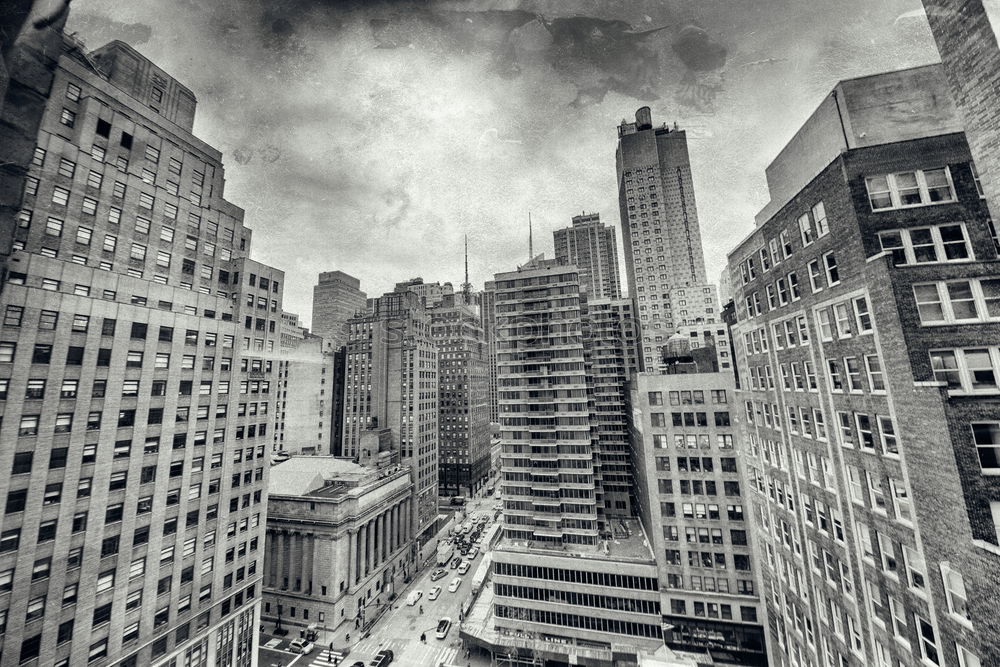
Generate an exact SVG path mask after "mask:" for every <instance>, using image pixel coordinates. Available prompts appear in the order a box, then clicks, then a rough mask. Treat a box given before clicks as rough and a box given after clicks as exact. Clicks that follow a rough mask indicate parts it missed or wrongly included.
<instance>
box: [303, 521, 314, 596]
mask: <svg viewBox="0 0 1000 667" xmlns="http://www.w3.org/2000/svg"><path fill="white" fill-rule="evenodd" d="M314 548H316V538H315V536H314V535H313V534H312V533H306V534H305V535H303V536H302V591H303V592H304V593H306V594H311V593H312V588H313V549H314Z"/></svg>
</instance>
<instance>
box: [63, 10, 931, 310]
mask: <svg viewBox="0 0 1000 667" xmlns="http://www.w3.org/2000/svg"><path fill="white" fill-rule="evenodd" d="M567 4H568V3H565V2H563V1H561V0H503V1H502V2H498V1H496V0H468V1H465V0H463V1H460V2H459V1H455V2H448V1H443V0H429V1H428V2H420V3H413V2H390V1H388V0H382V1H373V2H363V1H361V0H356V1H355V2H346V1H340V2H328V1H327V0H214V1H213V2H207V3H206V2H198V1H195V0H175V2H172V3H168V4H164V3H162V2H160V1H159V0H133V2H130V3H121V2H118V1H117V0H76V2H74V3H73V8H72V10H71V15H70V21H69V25H68V29H69V30H70V31H74V30H75V31H78V33H79V35H80V36H81V37H82V38H83V39H84V40H85V41H86V42H87V44H88V45H89V46H90V47H92V48H93V47H97V46H100V45H101V44H103V43H104V42H106V41H108V40H110V39H115V38H124V39H126V40H129V41H132V42H133V43H134V44H137V45H138V46H139V50H140V51H141V52H142V53H143V54H145V55H146V56H147V57H149V58H150V59H152V60H153V61H154V62H156V63H157V64H158V65H160V66H161V67H163V68H164V69H165V70H166V71H167V72H169V73H170V74H172V75H173V76H175V77H176V78H177V79H179V80H180V81H181V82H183V83H184V84H185V85H187V86H188V87H190V88H191V89H192V90H193V91H194V92H195V94H196V95H197V96H198V112H197V118H196V123H195V131H196V134H197V135H198V136H199V137H201V138H202V139H204V140H206V141H207V142H209V143H210V144H212V145H213V146H216V147H218V148H219V149H220V150H222V151H223V155H224V161H225V163H226V188H227V189H226V196H227V198H228V199H229V200H230V201H232V202H233V203H235V204H236V205H238V206H241V207H243V208H245V209H246V211H247V216H246V224H247V225H249V226H250V227H252V228H253V229H254V230H255V233H254V254H255V256H257V257H259V258H260V259H261V260H262V261H265V262H268V263H271V264H273V265H275V266H277V267H278V268H281V269H283V270H284V271H285V272H286V274H287V275H286V288H287V289H286V308H287V309H288V310H291V311H293V312H298V313H300V314H301V315H302V316H303V319H304V320H305V321H309V311H310V304H311V291H312V285H313V283H314V282H315V280H316V275H317V274H318V273H319V272H320V271H323V270H331V269H342V270H344V271H347V272H348V273H352V274H354V275H356V276H358V277H359V278H361V280H362V283H363V286H364V288H365V289H366V290H367V291H368V292H369V294H380V293H381V292H382V291H385V290H388V289H391V288H392V286H393V285H394V284H395V283H396V282H397V281H399V280H404V279H406V278H410V277H413V276H416V275H423V277H424V278H425V279H427V280H431V281H433V280H440V281H442V282H443V281H451V282H453V283H455V284H458V283H459V282H461V279H462V276H461V272H462V261H461V260H462V252H461V248H462V238H463V236H464V235H465V234H466V233H467V234H468V235H469V249H470V270H471V272H472V276H471V277H472V280H473V282H474V283H475V284H477V285H481V284H482V282H483V281H484V280H488V279H491V278H492V275H493V273H495V272H498V271H505V270H510V269H512V268H513V267H514V266H516V265H517V264H518V263H522V262H523V261H525V259H526V258H527V212H528V211H529V210H530V211H532V218H533V220H534V222H535V246H536V248H537V249H542V250H545V251H546V252H550V251H551V247H552V246H551V235H550V232H551V230H553V229H555V228H557V227H561V226H565V225H567V224H569V220H570V217H571V216H572V215H574V214H576V213H578V212H579V211H580V210H583V209H586V210H587V211H599V212H600V213H601V214H602V219H603V220H604V221H605V222H608V223H611V224H615V225H617V223H618V206H617V187H616V184H615V167H614V149H615V142H616V131H615V126H616V125H617V124H618V122H619V120H620V119H621V118H623V117H631V116H632V114H633V113H634V111H635V109H636V108H637V107H639V106H642V105H643V104H646V103H648V104H650V105H651V106H652V109H653V116H654V121H655V122H657V123H659V122H667V123H671V124H672V123H673V122H674V121H677V122H678V123H679V124H680V126H681V127H686V128H691V130H692V131H691V132H690V133H689V142H690V149H691V151H690V152H691V157H692V162H693V167H694V171H695V187H696V190H697V200H698V207H699V217H700V219H701V224H702V234H703V242H704V245H705V247H706V258H707V262H708V269H709V276H710V277H712V276H715V275H717V274H718V271H719V269H720V268H721V266H722V263H723V262H724V256H725V252H726V251H727V250H728V249H729V248H730V247H731V246H732V245H733V244H734V243H735V242H736V241H737V240H738V239H739V238H741V237H742V236H743V235H745V234H746V232H747V231H748V230H749V229H750V227H751V225H752V220H753V215H754V213H756V211H757V210H758V209H759V208H760V207H761V206H763V204H764V203H765V202H766V189H765V188H764V179H763V169H764V166H765V165H766V164H767V162H768V161H769V160H770V159H771V158H773V156H774V155H775V154H776V153H777V151H778V150H779V149H780V147H781V145H783V143H784V142H785V141H787V139H788V138H789V136H790V135H791V133H792V132H793V131H794V129H795V128H796V127H797V126H798V125H800V124H801V122H802V121H803V120H804V119H805V117H807V116H808V114H809V112H811V110H812V108H814V106H815V105H816V104H817V103H818V101H819V99H820V97H821V96H822V95H823V94H825V93H826V91H828V90H829V88H830V87H832V85H833V84H834V83H835V82H836V80H837V79H838V78H843V77H845V76H854V75H857V74H861V73H870V72H874V71H879V70H883V69H889V68H893V67H896V66H903V65H911V64H918V63H919V62H926V61H928V60H931V59H933V53H934V46H933V42H932V41H930V39H929V33H926V34H924V33H921V32H920V29H919V28H917V27H914V25H915V24H916V21H914V20H906V21H901V22H900V23H899V24H898V25H897V24H894V21H895V19H896V17H898V16H900V15H901V14H903V13H905V12H908V11H911V10H913V9H915V8H916V7H917V6H918V5H919V3H918V2H917V1H916V0H885V1H884V2H881V3H867V2H864V0H839V1H838V2H833V3H827V4H826V5H815V3H798V4H796V3H792V4H789V3H767V2H764V3H732V2H722V1H719V0H715V1H710V2H695V0H683V1H679V2H674V3H670V5H669V6H667V5H665V4H664V3H662V2H659V1H658V0H636V1H629V2H625V1H624V0H612V1H598V0H580V1H579V2H576V3H574V4H573V5H572V6H570V7H568V6H567ZM806 5H808V6H806ZM845 17H846V18H845ZM137 26H149V31H148V33H147V32H144V31H141V30H140V28H138V27H137ZM837 26H840V27H837ZM907 26H910V27H907ZM731 63H744V64H747V66H737V65H732V64H731ZM751 65H752V66H751Z"/></svg>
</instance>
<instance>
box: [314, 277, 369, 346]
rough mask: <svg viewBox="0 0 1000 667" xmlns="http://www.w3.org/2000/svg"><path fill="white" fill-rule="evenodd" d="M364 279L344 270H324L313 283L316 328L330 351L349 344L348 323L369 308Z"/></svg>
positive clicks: (316, 331)
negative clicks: (363, 284) (362, 289)
mask: <svg viewBox="0 0 1000 667" xmlns="http://www.w3.org/2000/svg"><path fill="white" fill-rule="evenodd" d="M366 303H367V295H366V294H365V293H364V292H362V291H361V281H360V280H358V279H357V278H355V277H353V276H349V275H347V274H346V273H344V272H343V271H324V272H323V273H321V274H319V282H318V283H317V284H316V285H313V305H312V332H313V333H314V334H316V335H317V336H321V337H322V338H323V341H324V349H325V350H326V351H327V352H332V351H335V350H339V349H340V348H341V347H343V346H344V345H347V333H346V332H345V331H344V325H345V324H346V323H347V320H349V319H351V318H352V317H354V316H355V315H357V314H358V313H363V312H364V311H365V308H366Z"/></svg>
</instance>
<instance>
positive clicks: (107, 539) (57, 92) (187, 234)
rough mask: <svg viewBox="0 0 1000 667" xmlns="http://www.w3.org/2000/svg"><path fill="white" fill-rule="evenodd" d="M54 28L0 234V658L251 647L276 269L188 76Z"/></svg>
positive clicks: (185, 654) (248, 657)
mask: <svg viewBox="0 0 1000 667" xmlns="http://www.w3.org/2000/svg"><path fill="white" fill-rule="evenodd" d="M63 46H64V48H63V50H62V52H61V55H59V59H58V63H57V64H56V67H55V69H54V74H53V78H52V80H51V85H50V86H49V87H47V88H46V90H47V91H48V95H49V96H48V99H47V103H46V105H45V110H44V113H43V116H42V118H41V123H40V128H39V130H38V133H37V136H36V137H35V145H36V147H35V149H34V159H33V161H32V163H31V165H30V166H29V168H28V172H27V178H26V187H25V190H24V192H23V193H22V194H21V195H20V197H21V200H20V201H21V204H20V205H21V208H20V210H19V213H18V214H17V218H16V226H11V227H10V228H7V229H6V231H5V232H4V234H3V238H5V239H7V243H8V244H10V245H9V246H8V247H7V248H5V249H4V251H3V252H4V254H6V253H8V252H9V253H10V255H9V263H8V267H7V268H8V271H7V273H6V275H5V282H4V284H3V287H2V291H0V311H2V312H3V315H4V320H3V325H2V327H0V411H2V414H3V420H2V425H0V442H3V443H4V447H3V451H2V453H0V471H2V474H0V492H2V493H3V494H4V495H5V496H6V499H7V500H6V506H5V507H6V509H5V513H4V515H3V519H2V524H0V581H2V582H3V586H2V589H3V591H4V593H3V595H2V596H0V619H2V620H0V625H2V627H3V631H4V637H3V642H4V650H3V653H2V657H0V665H16V664H25V663H30V664H47V665H60V666H66V665H80V664H90V665H106V664H112V663H113V664H115V665H167V664H175V663H177V664H180V663H190V664H194V663H199V664H207V665H222V664H225V665H251V664H254V663H255V660H256V651H257V647H256V636H257V626H258V621H259V599H260V590H259V589H260V571H261V567H260V561H261V558H262V555H261V554H262V546H263V545H262V541H263V530H264V522H263V521H262V518H263V517H262V515H263V514H264V513H265V505H264V503H265V500H266V499H265V498H264V497H263V496H264V493H265V488H266V484H267V471H268V465H267V458H266V456H267V452H266V450H267V449H268V444H269V443H268V442H267V440H268V437H269V428H270V424H271V422H270V420H271V419H272V417H271V415H269V414H268V412H269V411H268V410H267V406H268V403H269V402H270V400H271V399H272V397H273V396H272V394H271V390H270V389H271V388H270V379H269V378H270V377H271V375H270V374H271V372H272V370H273V369H272V366H271V364H272V361H271V359H270V357H271V356H272V355H274V354H276V353H277V351H276V350H275V349H274V346H275V345H276V341H277V340H278V333H277V330H276V326H277V325H276V323H277V321H278V319H279V318H280V314H281V293H282V292H281V286H282V284H283V276H282V274H281V272H280V271H276V270H274V269H271V268H270V267H266V266H263V265H260V264H258V263H256V262H253V261H252V260H250V259H248V258H247V255H248V253H249V251H250V237H251V233H250V230H249V229H247V228H246V227H244V225H243V211H242V210H241V209H239V208H237V207H236V206H234V205H232V204H230V203H229V202H227V201H226V200H225V199H224V198H223V186H224V182H225V181H224V176H223V167H222V156H221V154H220V153H219V152H218V151H217V150H216V149H214V148H212V147H211V146H209V145H207V144H205V143H204V142H203V141H201V140H199V139H198V138H197V137H195V136H194V135H193V134H191V128H192V124H193V120H194V111H195V97H194V95H193V93H192V92H191V91H190V90H188V89H187V88H185V87H184V86H182V85H181V84H180V83H179V82H178V81H176V80H175V79H173V78H172V77H170V76H169V75H168V74H167V73H166V72H164V71H163V70H161V69H159V68H158V67H156V65H154V64H153V63H152V62H150V61H149V60H147V59H146V58H144V57H143V56H142V55H141V54H139V53H138V52H137V51H135V50H134V49H132V48H131V47H129V46H128V45H126V44H124V43H121V42H112V43H110V44H107V45H106V46H104V47H102V48H99V49H97V50H95V51H92V52H90V53H89V54H86V55H84V52H83V51H82V50H81V47H80V45H79V44H77V43H72V42H71V41H69V38H66V41H65V42H64V44H63ZM21 74H23V73H19V76H20V75H21ZM249 406H254V409H253V410H251V409H250V407H249Z"/></svg>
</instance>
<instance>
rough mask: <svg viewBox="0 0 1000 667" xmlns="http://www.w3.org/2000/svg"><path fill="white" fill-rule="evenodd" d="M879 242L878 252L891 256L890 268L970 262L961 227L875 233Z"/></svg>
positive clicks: (915, 228)
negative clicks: (934, 263) (880, 248)
mask: <svg viewBox="0 0 1000 667" xmlns="http://www.w3.org/2000/svg"><path fill="white" fill-rule="evenodd" d="M879 240H880V242H881V244H882V250H883V251H888V252H891V253H892V261H893V265H894V266H906V265H910V264H926V263H930V262H961V261H966V260H969V259H972V252H971V249H970V246H969V242H968V238H967V236H966V233H965V225H963V224H961V223H956V224H950V225H937V226H934V227H912V228H909V229H900V230H893V231H887V232H879Z"/></svg>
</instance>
